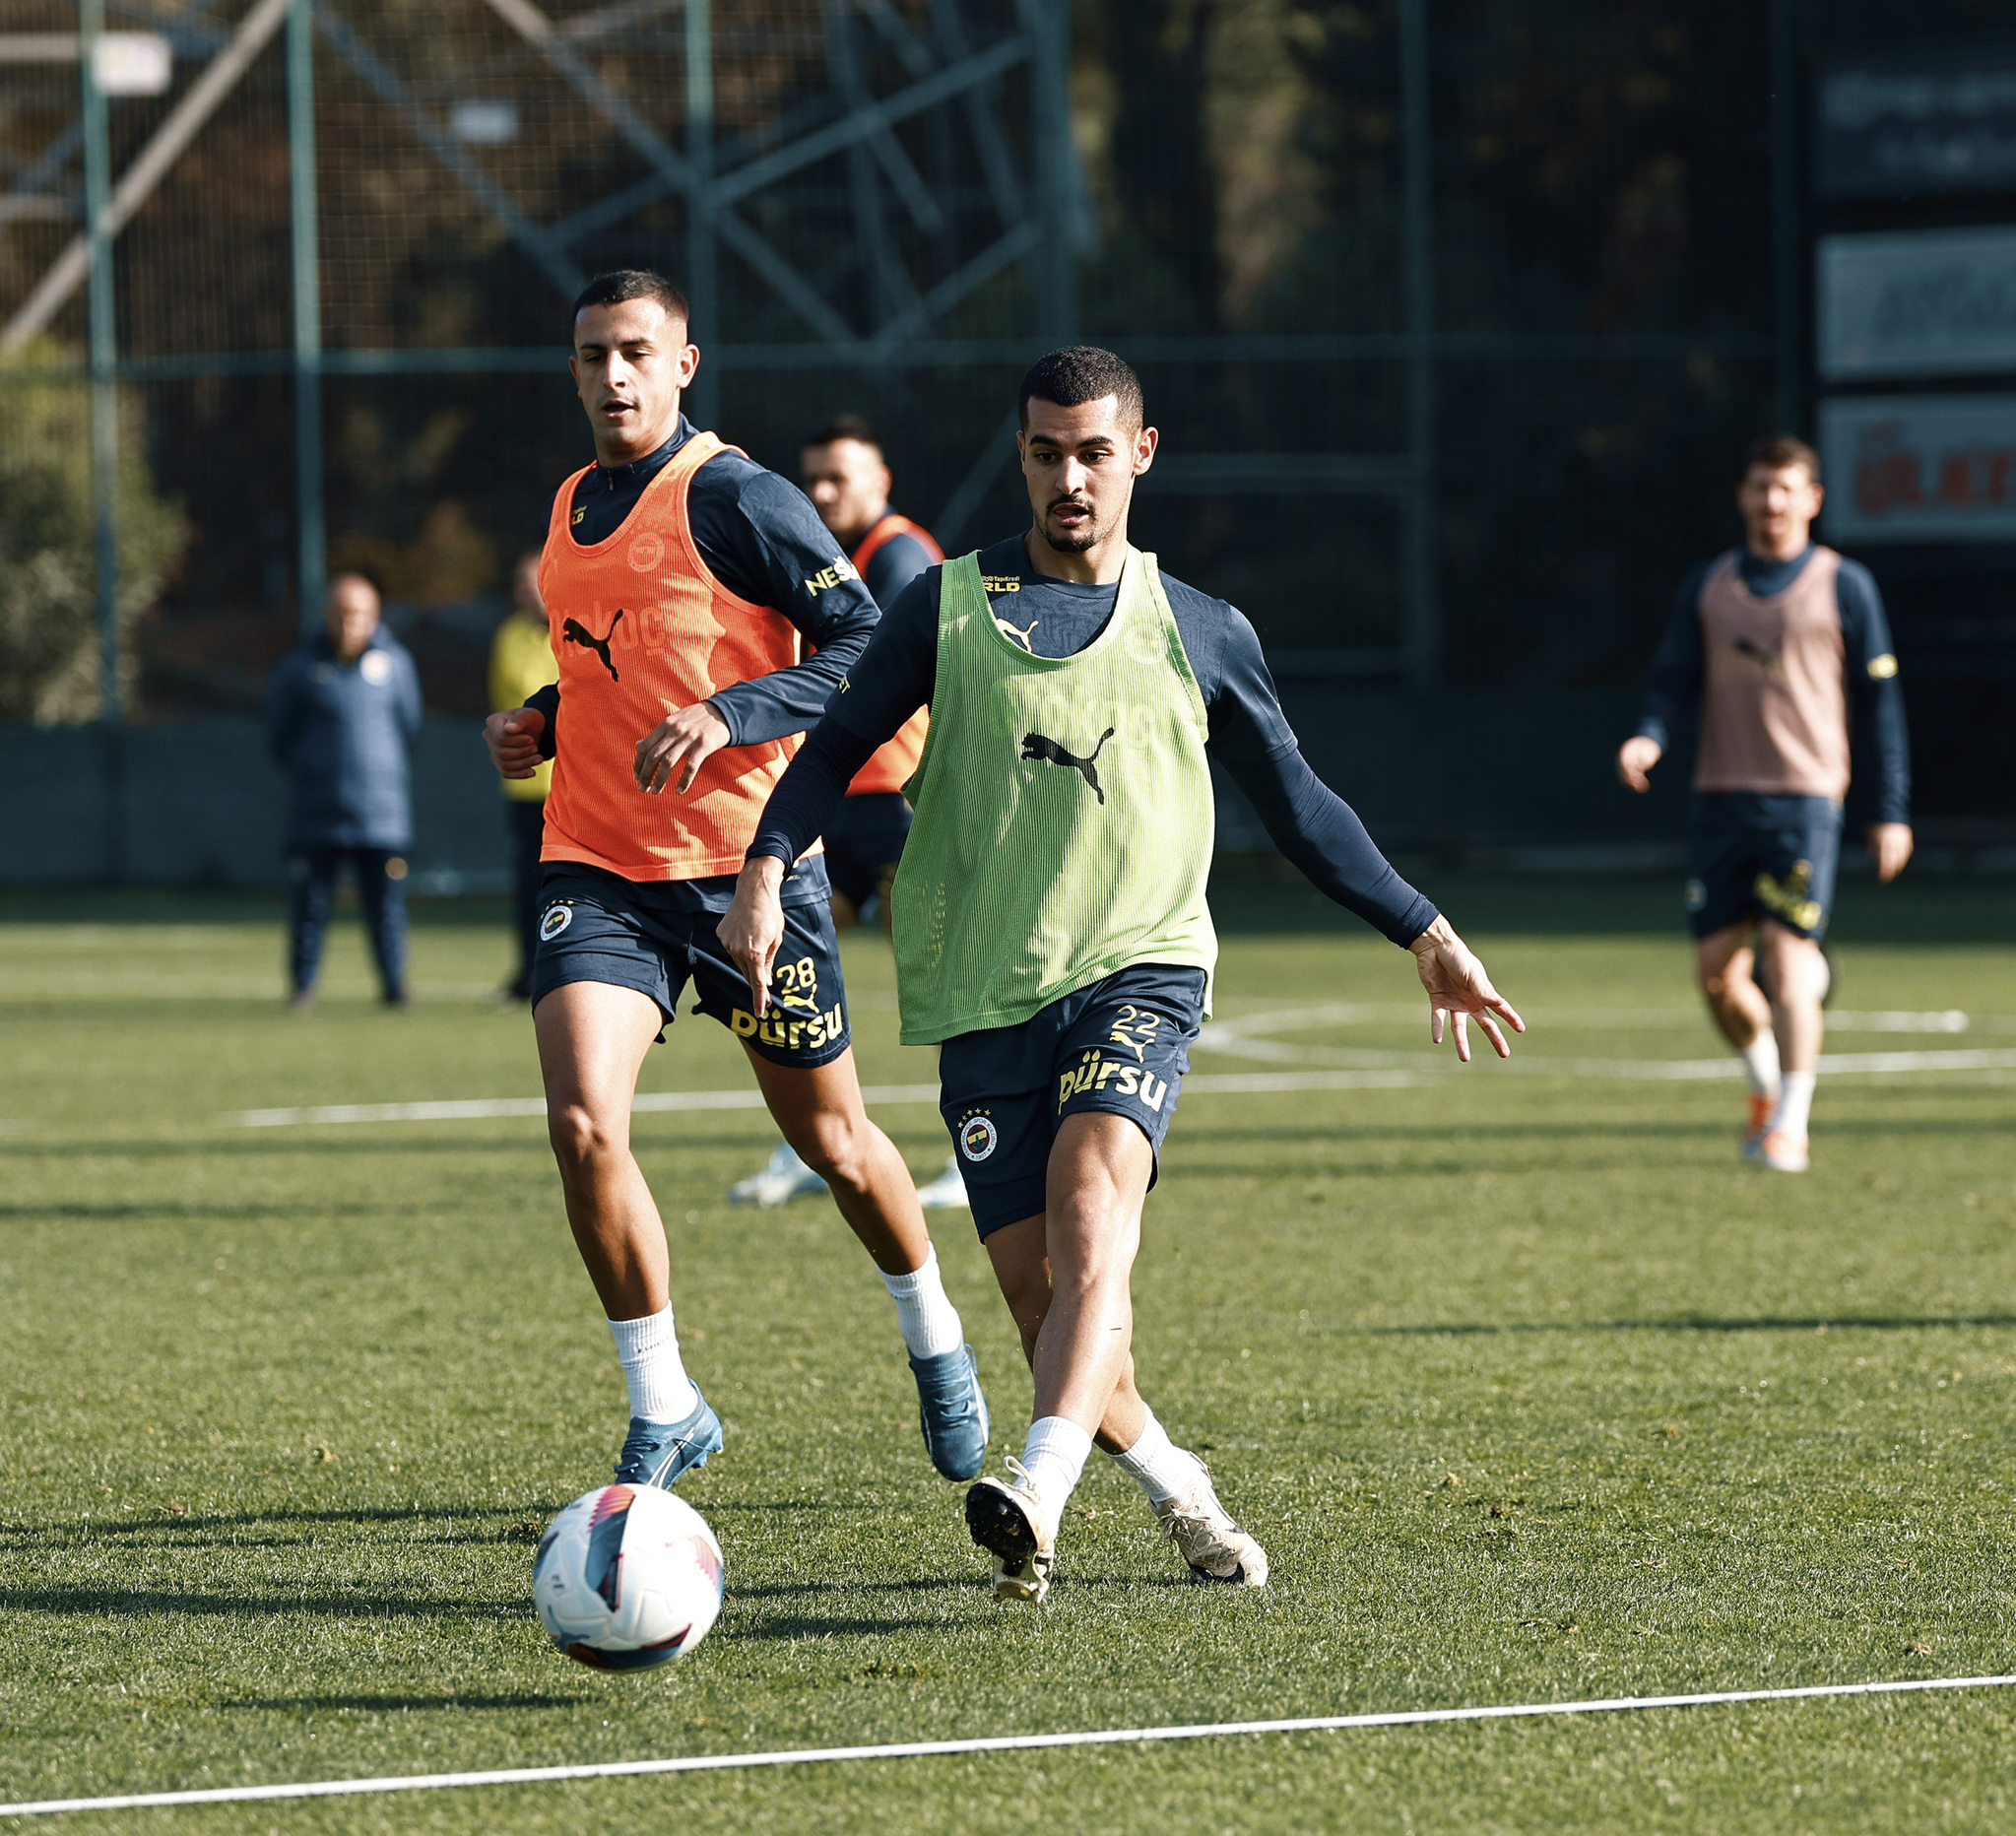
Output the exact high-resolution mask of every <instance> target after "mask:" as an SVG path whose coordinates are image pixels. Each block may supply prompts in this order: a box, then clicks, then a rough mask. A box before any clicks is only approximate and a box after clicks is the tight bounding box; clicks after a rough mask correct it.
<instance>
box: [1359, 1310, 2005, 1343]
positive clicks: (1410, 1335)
mask: <svg viewBox="0 0 2016 1836" xmlns="http://www.w3.org/2000/svg"><path fill="white" fill-rule="evenodd" d="M2008 1326H2016V1313H1975V1314H1954V1315H1950V1316H1945V1315H1926V1316H1917V1315H1910V1314H1878V1313H1846V1314H1833V1315H1829V1316H1828V1317H1827V1318H1825V1319H1817V1318H1809V1319H1794V1318H1791V1317H1789V1316H1780V1315H1775V1314H1765V1315H1762V1316H1760V1317H1758V1318H1756V1319H1749V1320H1717V1319H1706V1318H1697V1319H1686V1320H1526V1321H1508V1322H1505V1323H1502V1324H1488V1323H1485V1322H1482V1321H1475V1322H1470V1323H1466V1324H1456V1325H1449V1326H1372V1327H1366V1328H1363V1329H1362V1331H1363V1333H1364V1336H1365V1337H1367V1338H1370V1339H1437V1338H1450V1339H1463V1338H1491V1337H1494V1336H1496V1335H1498V1334H1513V1333H1827V1332H1842V1333H1915V1332H1959V1331H1964V1330H1966V1329H1967V1328H1970V1327H1989V1328H1994V1327H2008Z"/></svg>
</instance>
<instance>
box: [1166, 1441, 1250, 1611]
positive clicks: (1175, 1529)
mask: <svg viewBox="0 0 2016 1836" xmlns="http://www.w3.org/2000/svg"><path fill="white" fill-rule="evenodd" d="M1201 1465H1202V1463H1200V1466H1201ZM1155 1516H1156V1517H1157V1518H1158V1519H1160V1520H1161V1525H1162V1535H1163V1536H1165V1537H1167V1538H1168V1539H1169V1541H1171V1542H1173V1543H1174V1544H1175V1545H1176V1547H1177V1551H1178V1552H1179V1553H1180V1554H1181V1555H1182V1557H1183V1559H1184V1560H1185V1561H1186V1562H1188V1563H1189V1564H1190V1573H1191V1578H1192V1579H1193V1580H1196V1581H1203V1582H1212V1583H1215V1584H1217V1585H1218V1586H1220V1587H1234V1588H1264V1587H1266V1586H1267V1577H1268V1561H1267V1551H1266V1550H1265V1549H1263V1548H1262V1547H1261V1546H1260V1544H1259V1543H1258V1542H1256V1541H1254V1539H1253V1538H1252V1537H1251V1536H1249V1535H1248V1534H1247V1533H1246V1532H1245V1531H1243V1530H1241V1529H1240V1528H1239V1526H1238V1525H1237V1524H1235V1523H1234V1522H1233V1521H1232V1514H1231V1512H1229V1511H1227V1510H1226V1509H1225V1507H1224V1506H1223V1505H1221V1504H1220V1503H1219V1502H1218V1494H1217V1493H1216V1492H1215V1491H1213V1490H1212V1489H1211V1479H1210V1475H1209V1474H1207V1473H1204V1472H1203V1471H1202V1470H1200V1472H1199V1473H1198V1476H1197V1482H1196V1483H1195V1484H1194V1485H1192V1486H1191V1488H1190V1489H1189V1490H1188V1491H1187V1492H1179V1493H1178V1494H1177V1495H1176V1496H1175V1497H1174V1498H1171V1499H1169V1500H1168V1501H1167V1502H1166V1503H1164V1504H1158V1505H1157V1506H1156V1507H1155Z"/></svg>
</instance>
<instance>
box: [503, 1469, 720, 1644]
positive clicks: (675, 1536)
mask: <svg viewBox="0 0 2016 1836" xmlns="http://www.w3.org/2000/svg"><path fill="white" fill-rule="evenodd" d="M532 1597H533V1600H534V1601H535V1603H536V1604H537V1605H538V1607H539V1619H540V1623H541V1624H542V1625H544V1626H545V1627H546V1629H547V1631H548V1632H549V1633H551V1634H552V1635H553V1643H554V1644H555V1645H557V1646H558V1647H559V1648H560V1649H561V1650H562V1651H564V1652H565V1653H566V1654H567V1656H568V1657H570V1658H573V1659H575V1660H576V1661H577V1662H579V1663H581V1664H591V1665H594V1666H595V1667H596V1668H597V1669H599V1670H605V1671H642V1670H648V1669H649V1668H650V1667H651V1666H652V1665H654V1664H664V1663H667V1662H668V1661H669V1660H671V1659H673V1658H677V1657H679V1656H680V1655H681V1654H682V1653H683V1652H688V1651H691V1650H692V1648H693V1647H694V1646H695V1645H697V1644H698V1643H699V1642H700V1640H701V1639H703V1638H705V1637H706V1636H707V1630H708V1628H709V1627H710V1626H711V1625H713V1623H714V1619H715V1615H716V1614H718V1613H719V1612H720V1610H721V1545H720V1544H719V1543H718V1542H716V1541H714V1533H713V1532H712V1531H711V1530H709V1529H708V1528H707V1520H706V1519H705V1518H703V1517H702V1516H701V1515H700V1514H699V1512H697V1511H695V1510H694V1509H693V1507H692V1506H691V1505H689V1504H687V1503H686V1502H685V1501H684V1500H683V1498H675V1497H674V1496H673V1495H672V1493H671V1492H669V1491H660V1490H658V1489H657V1488H656V1487H655V1486H650V1485H603V1486H599V1487H598V1488H597V1489H596V1490H594V1491H592V1492H584V1493H583V1494H582V1495H581V1496H580V1497H578V1498H576V1499H575V1500H574V1502H573V1503H572V1504H570V1505H569V1506H568V1507H567V1508H566V1509H565V1510H564V1511H562V1512H561V1513H560V1514H559V1516H558V1517H556V1518H554V1519H553V1523H552V1524H551V1526H549V1527H548V1530H547V1533H546V1535H545V1536H544V1537H542V1538H540V1540H539V1553H538V1555H537V1556H535V1557H534V1558H533V1563H532Z"/></svg>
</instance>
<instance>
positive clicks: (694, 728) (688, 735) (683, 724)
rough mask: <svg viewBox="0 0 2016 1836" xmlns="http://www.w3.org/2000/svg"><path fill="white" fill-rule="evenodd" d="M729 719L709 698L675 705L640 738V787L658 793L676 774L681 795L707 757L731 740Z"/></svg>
mask: <svg viewBox="0 0 2016 1836" xmlns="http://www.w3.org/2000/svg"><path fill="white" fill-rule="evenodd" d="M729 738H730V735H729V731H728V723H727V722H726V721H725V720H723V719H722V718H721V716H720V715H719V714H718V713H716V712H715V710H714V706H713V704H712V703H711V702H708V701H695V702H694V703H693V704H692V706H691V707H682V708H676V709H675V710H674V711H673V712H672V713H670V714H668V715H667V716H666V717H665V718H664V719H663V720H661V721H660V722H659V723H658V725H657V726H655V727H653V728H652V729H651V731H650V732H649V733H647V734H646V735H645V736H644V737H643V738H642V739H641V740H639V741H638V742H637V751H636V758H635V763H634V768H635V771H636V774H637V788H638V789H639V790H640V791H643V792H644V793H646V795H648V796H652V797H656V796H657V795H658V794H659V793H660V792H661V791H663V790H664V789H665V787H666V785H668V784H670V783H673V781H674V779H675V778H677V780H678V782H677V789H678V790H679V793H680V795H681V796H684V795H685V793H686V792H687V791H689V790H691V789H692V785H693V779H694V778H695V777H696V776H697V775H698V773H699V769H700V767H701V766H702V765H704V764H705V763H706V762H707V760H708V759H709V758H711V757H713V755H714V754H716V753H718V752H719V751H720V750H721V749H722V748H723V747H724V746H726V745H727V744H728V741H729Z"/></svg>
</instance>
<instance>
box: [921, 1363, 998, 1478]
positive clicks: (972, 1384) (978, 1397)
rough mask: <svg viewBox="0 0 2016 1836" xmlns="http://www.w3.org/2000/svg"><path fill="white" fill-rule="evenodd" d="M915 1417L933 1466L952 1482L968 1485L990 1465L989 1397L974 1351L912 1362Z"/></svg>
mask: <svg viewBox="0 0 2016 1836" xmlns="http://www.w3.org/2000/svg"><path fill="white" fill-rule="evenodd" d="M910 1368H911V1370H912V1371H914V1372H915V1373H916V1375H917V1404H918V1408H917V1414H918V1419H919V1420H920V1421H921V1422H922V1423H923V1426H924V1447H925V1451H926V1452H927V1453H929V1454H930V1455H931V1464H932V1465H933V1466H935V1467H936V1468H937V1469H938V1470H939V1472H940V1473H941V1474H942V1475H943V1476H944V1477H946V1478H948V1479H970V1478H972V1477H973V1476H974V1475H976V1474H978V1473H979V1471H980V1469H981V1468H982V1467H984V1466H985V1465H986V1464H987V1432H988V1427H989V1422H988V1418H987V1397H986V1394H985V1392H983V1391H982V1390H981V1388H980V1365H979V1361H978V1360H977V1359H976V1358H975V1357H974V1356H973V1347H972V1346H971V1345H963V1346H961V1347H960V1348H959V1349H958V1350H957V1351H941V1352H940V1353H939V1354H938V1355H937V1356H936V1357H931V1358H917V1357H913V1358H912V1359H911V1360H910Z"/></svg>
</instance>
